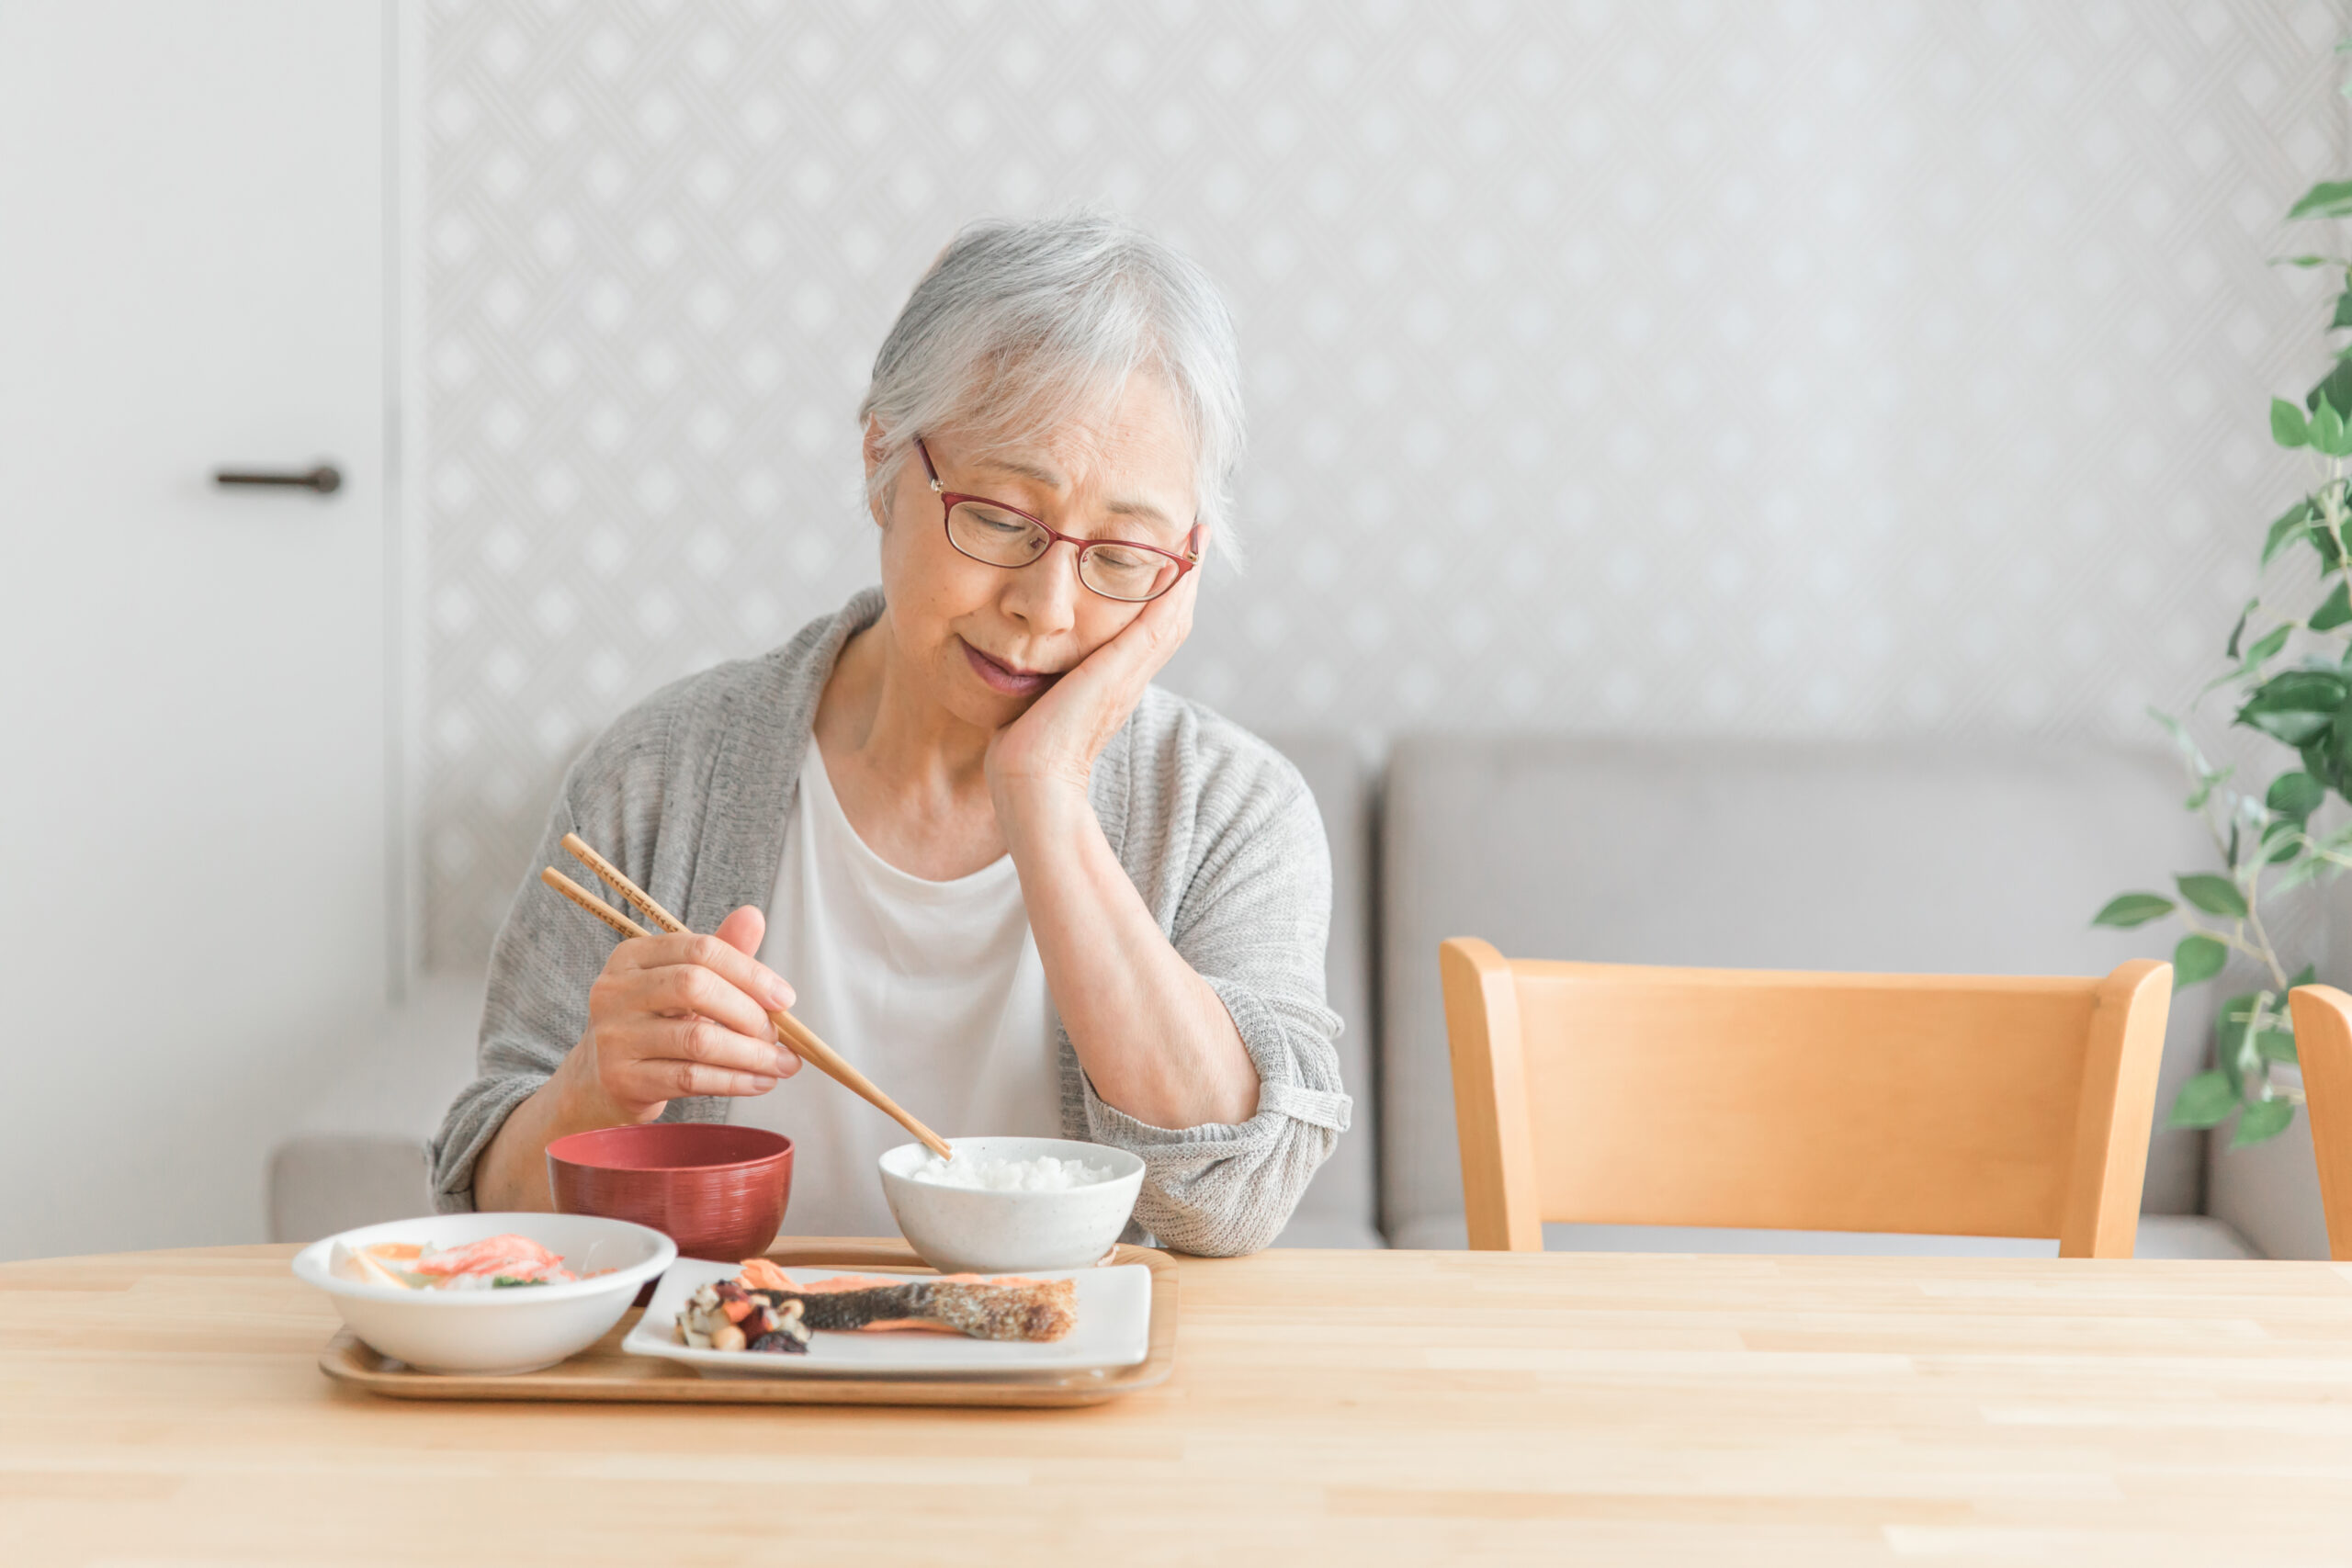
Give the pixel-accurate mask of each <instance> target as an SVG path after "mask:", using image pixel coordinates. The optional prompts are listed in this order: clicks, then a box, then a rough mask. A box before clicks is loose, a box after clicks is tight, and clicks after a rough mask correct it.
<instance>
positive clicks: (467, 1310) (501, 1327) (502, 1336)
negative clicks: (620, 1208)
mask: <svg viewBox="0 0 2352 1568" xmlns="http://www.w3.org/2000/svg"><path fill="white" fill-rule="evenodd" d="M510 1232H511V1233H513V1234H514V1235H526V1236H529V1237H530V1238H531V1239H532V1240H533V1241H536V1242H537V1243H538V1244H539V1245H540V1246H542V1247H546V1248H548V1250H549V1251H551V1252H557V1253H560V1254H562V1256H563V1262H564V1267H565V1268H567V1269H571V1271H572V1272H573V1273H575V1274H584V1273H587V1272H589V1271H590V1270H592V1269H611V1270H612V1272H611V1273H609V1274H598V1275H597V1276H596V1277H595V1278H594V1279H593V1280H579V1281H577V1282H575V1283H573V1284H569V1285H530V1286H525V1287H517V1288H515V1289H511V1290H504V1291H403V1290H401V1289H399V1288H397V1287H395V1286H391V1285H368V1284H362V1283H360V1282H359V1281H358V1280H346V1279H344V1278H342V1277H341V1276H340V1275H337V1274H335V1273H334V1272H332V1271H331V1265H332V1262H333V1259H334V1251H335V1247H336V1246H337V1245H338V1244H340V1245H342V1246H344V1247H351V1248H357V1247H368V1246H372V1245H373V1244H375V1243H377V1242H383V1241H412V1242H419V1243H423V1242H431V1243H432V1244H433V1245H434V1246H435V1247H443V1248H447V1247H463V1246H465V1245H466V1244H467V1243H469V1242H475V1241H482V1240H485V1239H487V1238H488V1237H491V1236H494V1235H507V1234H509V1233H510ZM677 1257H678V1248H677V1246H676V1244H675V1243H673V1242H672V1241H671V1239H670V1238H669V1237H668V1236H666V1235H662V1233H661V1232H660V1231H657V1230H652V1229H650V1228H648V1227H647V1226H644V1225H633V1224H629V1223H628V1221H627V1220H606V1219H599V1218H598V1217H597V1216H595V1215H594V1214H433V1215H428V1216H426V1217H424V1218H422V1219H414V1220H390V1221H387V1222H386V1223H385V1224H380V1225H362V1226H360V1227H359V1228H358V1229H357V1230H348V1231H345V1232H344V1233H343V1234H342V1235H331V1236H329V1237H327V1238H326V1240H324V1241H316V1242H312V1243H311V1245H310V1246H308V1247H304V1248H303V1249H302V1250H301V1251H300V1252H299V1253H297V1254H295V1256H294V1272H295V1274H296V1275H297V1276H299V1277H300V1279H302V1280H305V1281H306V1282H308V1283H310V1284H313V1285H316V1286H317V1287H318V1288H319V1289H321V1290H322V1291H324V1292H327V1294H328V1295H330V1296H333V1297H334V1304H335V1310H336V1311H338V1312H340V1313H342V1314H343V1321H344V1322H345V1323H346V1324H348V1325H350V1326H351V1331H352V1332H353V1333H354V1334H356V1335H357V1336H359V1337H360V1338H362V1339H364V1340H366V1341H367V1342H368V1344H369V1345H371V1346H373V1347H374V1348H376V1349H377V1350H378V1351H379V1352H381V1353H382V1354H384V1355H387V1356H390V1357H392V1358H394V1359H397V1360H401V1361H406V1362H407V1363H408V1364H409V1365H410V1366H412V1367H414V1368H415V1369H416V1370H417V1371H421V1372H470V1373H474V1374H476V1375H482V1374H490V1375H503V1374H505V1373H510V1372H535V1371H538V1370H539V1369H540V1368H541V1367H551V1366H554V1365H555V1364H556V1363H557V1362H558V1361H560V1360H562V1359H564V1358H565V1357H566V1356H573V1355H577V1354H579V1353H580V1352H581V1351H582V1350H585V1349H586V1348H588V1347H589V1346H591V1345H594V1343H596V1341H597V1340H599V1339H601V1338H603V1337H605V1330H606V1329H608V1328H610V1327H612V1325H614V1324H616V1323H618V1322H619V1321H620V1317H621V1314H623V1313H625V1312H627V1311H628V1307H629V1303H631V1302H632V1301H634V1300H636V1299H637V1291H638V1287H639V1286H640V1285H642V1284H644V1283H645V1282H646V1281H647V1280H650V1279H652V1278H653V1277H654V1276H655V1275H657V1274H659V1273H661V1272H662V1270H663V1269H667V1268H669V1267H670V1265H671V1264H672V1263H673V1262H675V1261H676V1260H677Z"/></svg>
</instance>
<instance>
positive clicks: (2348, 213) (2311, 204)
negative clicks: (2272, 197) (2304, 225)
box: [2287, 180, 2352, 222]
mask: <svg viewBox="0 0 2352 1568" xmlns="http://www.w3.org/2000/svg"><path fill="white" fill-rule="evenodd" d="M2346 217H2352V180H2322V181H2321V182H2320V183H2319V184H2317V185H2315V186H2312V188H2311V189H2309V190H2307V191H2305V192H2303V194H2302V195H2301V197H2298V198H2297V199H2296V202H2295V205H2294V206H2292V207H2290V208H2289V209H2287V218H2288V220H2289V221H2290V222H2292V221H2293V220H2296V219H2298V218H2346Z"/></svg>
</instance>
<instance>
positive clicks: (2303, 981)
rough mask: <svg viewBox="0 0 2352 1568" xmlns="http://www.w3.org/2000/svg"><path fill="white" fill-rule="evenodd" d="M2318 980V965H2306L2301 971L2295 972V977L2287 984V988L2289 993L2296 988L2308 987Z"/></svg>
mask: <svg viewBox="0 0 2352 1568" xmlns="http://www.w3.org/2000/svg"><path fill="white" fill-rule="evenodd" d="M2318 978H2319V965H2318V964H2304V965H2303V966H2302V967H2301V969H2298V970H2296V971H2295V977H2294V978H2293V979H2291V980H2290V981H2288V982H2287V988H2288V989H2289V990H2290V991H2291V990H2293V989H2294V988H2295V987H2298V986H2308V985H2310V984H2311V983H2312V981H2314V980H2316V979H2318Z"/></svg>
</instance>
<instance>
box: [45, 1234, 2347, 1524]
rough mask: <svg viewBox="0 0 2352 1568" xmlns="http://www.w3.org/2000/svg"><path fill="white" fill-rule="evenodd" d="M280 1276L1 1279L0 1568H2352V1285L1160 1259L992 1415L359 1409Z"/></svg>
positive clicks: (599, 1407)
mask: <svg viewBox="0 0 2352 1568" xmlns="http://www.w3.org/2000/svg"><path fill="white" fill-rule="evenodd" d="M294 1250H295V1249H294V1248H292V1247H215V1248H207V1249H202V1250H187V1251H169V1252H143V1253H131V1254H122V1255H116V1256H107V1257H89V1258H53V1259H47V1260H40V1261H32V1262H19V1263H10V1264H6V1265H0V1562H6V1563H7V1564H9V1565H10V1568H27V1565H30V1564H48V1563H88V1564H119V1565H129V1564H145V1565H152V1564H163V1563H191V1564H193V1563H205V1564H221V1563H232V1562H233V1563H295V1562H337V1563H363V1564H364V1563H379V1562H386V1563H389V1562H424V1561H433V1562H450V1563H457V1562H465V1563H488V1564H502V1565H503V1564H520V1563H542V1562H545V1563H566V1564H592V1563H629V1564H632V1565H634V1568H646V1565H650V1564H676V1563H687V1562H711V1563H723V1564H728V1565H730V1568H732V1565H737V1564H760V1563H793V1564H810V1563H823V1562H850V1561H860V1562H884V1561H888V1562H955V1563H958V1564H991V1563H1008V1564H1024V1565H1026V1564H1037V1563H1046V1562H1102V1563H1105V1564H1120V1565H1128V1564H1148V1563H1184V1564H1198V1563H1220V1562H1222V1563H1229V1564H1234V1565H1237V1568H1238V1565H1242V1564H1254V1563H1261V1562H1281V1563H1322V1562H1340V1563H1390V1562H1410V1563H1440V1562H1469V1561H1476V1562H1546V1563H1559V1562H1568V1561H1577V1562H1710V1563H1757V1562H1792V1563H1796V1562H1802V1563H1805V1564H1824V1563H1842V1562H1894V1561H1903V1560H1909V1559H1913V1558H1939V1559H1945V1560H1951V1561H1961V1562H1970V1561H1984V1562H2067V1563H2079V1562H2134V1563H2159V1562H2197V1563H2200V1564H2215V1563H2230V1564H2239V1563H2244V1564H2269V1563H2280V1564H2284V1563H2296V1564H2304V1563H2317V1562H2352V1266H2337V1265H2332V1264H2326V1263H2288V1262H2258V1263H2257V1262H2156V1261H2102V1260H2057V1259H2051V1260H2015V1259H1997V1260H1996V1259H1983V1258H1973V1259H1971V1258H1820V1257H1802V1258H1775V1257H1691V1256H1658V1255H1635V1254H1569V1253H1544V1254H1508V1253H1467V1252H1334V1251H1309V1250H1297V1251H1278V1252H1268V1253H1261V1254H1260V1255H1259V1256H1257V1257H1254V1258H1236V1259H1229V1260H1209V1259H1192V1258H1187V1259H1182V1260H1181V1262H1180V1265H1179V1267H1180V1269H1181V1288H1180V1291H1179V1300H1180V1303H1181V1315H1180V1318H1179V1332H1178V1342H1177V1355H1176V1364H1175V1369H1174V1371H1173V1373H1172V1375H1170V1377H1169V1378H1168V1380H1167V1381H1166V1382H1163V1383H1161V1384H1159V1386H1156V1387H1153V1388H1149V1389H1146V1390H1143V1391H1140V1392H1137V1393H1133V1394H1131V1395H1129V1396H1127V1397H1125V1398H1122V1399H1119V1400H1116V1401H1114V1402H1112V1403H1109V1404H1100V1405H1094V1406H1090V1407H1086V1408H1079V1409H1062V1410H982V1409H936V1408H876V1407H840V1406H815V1405H764V1406H746V1405H708V1404H703V1405H687V1404H634V1405H631V1404H517V1403H493V1402H488V1401H483V1402H473V1403H434V1402H411V1401H401V1400H392V1399H385V1398H380V1397H377V1396H375V1395H372V1394H370V1393H365V1392H362V1391H360V1390H357V1389H354V1388H351V1387H348V1386H345V1385H344V1384H341V1383H338V1382H333V1381H331V1380H329V1379H328V1378H327V1377H325V1376H323V1375H322V1373H321V1371H320V1370H319V1366H318V1359H319V1355H320V1352H321V1349H322V1347H324V1346H325V1345H326V1343H327V1342H328V1340H329V1339H330V1337H332V1336H333V1335H334V1332H335V1330H336V1327H337V1320H336V1317H335V1314H334V1307H333V1306H332V1304H331V1303H329V1302H328V1300H327V1299H326V1298H325V1297H324V1296H322V1295H321V1294H319V1293H318V1292H315V1291H312V1290H311V1289H310V1288H308V1287H306V1286H304V1285H302V1284H301V1283H300V1282H299V1281H297V1280H295V1279H294V1278H293V1276H292V1275H291V1274H290V1273H289V1272H288V1258H289V1257H290V1256H291V1255H292V1253H293V1251H294Z"/></svg>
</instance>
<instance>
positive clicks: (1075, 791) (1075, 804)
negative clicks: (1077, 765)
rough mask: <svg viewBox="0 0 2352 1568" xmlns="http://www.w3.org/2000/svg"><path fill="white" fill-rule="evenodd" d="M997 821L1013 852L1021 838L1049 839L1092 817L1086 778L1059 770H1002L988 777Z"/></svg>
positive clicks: (1019, 846) (1092, 812)
mask: <svg viewBox="0 0 2352 1568" xmlns="http://www.w3.org/2000/svg"><path fill="white" fill-rule="evenodd" d="M989 786H990V788H989V793H990V795H992V796H993V797H994V799H995V803H996V815H997V825H998V827H999V828H1000V829H1002V831H1003V833H1004V836H1005V841H1006V843H1007V845H1008V846H1009V847H1011V848H1012V850H1013V851H1014V852H1015V854H1016V855H1018V853H1019V852H1020V851H1021V849H1022V847H1023V841H1024V840H1026V841H1027V842H1029V843H1033V844H1034V843H1052V842H1055V841H1056V840H1058V839H1059V837H1060V835H1061V834H1062V833H1063V832H1065V831H1067V830H1068V829H1069V826H1070V825H1071V824H1072V823H1074V822H1077V821H1080V820H1091V819H1092V818H1093V815H1094V806H1093V803H1092V802H1091V800H1089V799H1088V798H1087V789H1086V781H1085V780H1083V779H1072V778H1070V777H1069V776H1067V775H1065V774H1063V773H1014V774H1004V775H1000V776H998V777H995V778H992V779H990V780H989Z"/></svg>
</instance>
